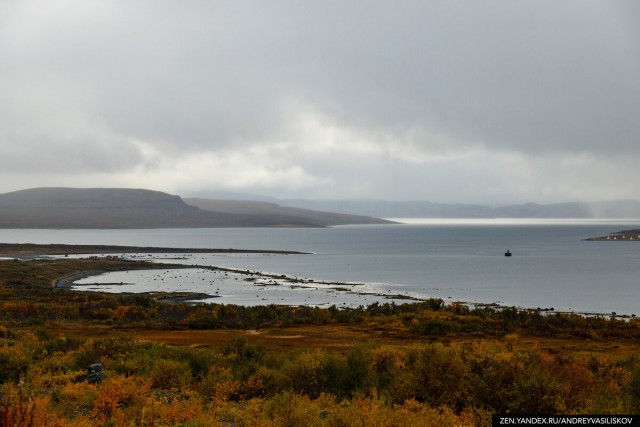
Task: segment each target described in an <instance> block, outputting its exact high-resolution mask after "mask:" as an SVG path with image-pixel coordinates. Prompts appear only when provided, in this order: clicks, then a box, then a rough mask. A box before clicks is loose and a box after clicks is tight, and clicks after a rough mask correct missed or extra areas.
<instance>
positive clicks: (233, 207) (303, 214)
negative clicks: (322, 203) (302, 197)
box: [184, 198, 390, 226]
mask: <svg viewBox="0 0 640 427" xmlns="http://www.w3.org/2000/svg"><path fill="white" fill-rule="evenodd" d="M184 201H185V203H187V204H189V205H191V206H196V207H198V208H200V209H204V210H207V211H212V212H224V213H227V214H236V215H249V214H253V215H261V216H265V217H270V218H273V219H274V221H280V220H282V221H285V222H286V221H305V222H310V223H313V224H316V225H322V226H327V225H347V224H385V223H387V224H388V223H390V221H386V220H382V219H379V218H374V217H370V216H361V215H352V214H348V213H335V212H324V211H318V210H312V209H301V208H292V207H284V206H280V205H278V204H276V203H270V202H260V201H250V200H222V199H199V198H185V199H184Z"/></svg>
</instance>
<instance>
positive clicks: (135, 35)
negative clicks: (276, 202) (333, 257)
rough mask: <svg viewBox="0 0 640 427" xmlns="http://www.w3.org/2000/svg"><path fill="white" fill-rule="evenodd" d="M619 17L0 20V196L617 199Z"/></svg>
mask: <svg viewBox="0 0 640 427" xmlns="http://www.w3.org/2000/svg"><path fill="white" fill-rule="evenodd" d="M639 23H640V5H639V4H638V3H637V2H634V1H625V0H619V1H610V2H600V1H590V0H589V1H584V0H568V1H565V2H561V3H558V2H556V1H552V0H530V1H523V2H512V1H506V0H489V1H485V2H477V1H473V0H463V1H458V2H442V1H431V0H429V1H413V0H409V1H406V2H402V3H401V4H396V3H391V2H385V1H377V0H373V1H366V2H364V1H361V0H355V1H350V2H337V1H331V0H330V1H325V2H320V3H317V4H310V3H300V2H292V1H287V0H276V1H273V2H268V3H264V2H258V1H246V2H207V1H200V0H196V1H192V2H166V1H149V0H132V1H128V2H118V3H116V2H103V1H98V0H88V1H87V0H83V1H80V0H65V1H63V0H55V1H46V0H20V1H17V0H7V1H4V2H2V3H0V52H1V55H0V90H1V91H2V93H3V96H2V98H1V99H0V149H1V150H2V156H0V192H2V193H4V192H10V191H16V190H21V189H25V188H32V187H42V186H59V187H76V186H78V184H81V186H83V187H110V188H118V187H125V188H147V189H153V190H159V191H163V192H167V193H170V194H178V195H184V196H197V195H198V194H207V193H211V192H215V191H229V192H234V193H246V194H256V195H263V196H265V197H275V198H278V199H300V198H308V199H375V200H392V201H404V200H416V201H430V202H434V203H469V204H482V205H490V206H498V205H508V204H519V203H527V202H533V203H541V204H548V203H559V202H575V201H578V202H590V201H601V200H638V199H640V189H638V186H637V182H638V180H639V178H640V167H639V166H640V144H638V141H637V138H638V135H640V121H639V120H637V117H636V116H637V112H638V111H640V83H639V81H638V79H637V76H638V75H639V74H640V46H639V45H638V44H639V43H640V42H639V41H640V34H639V31H640V30H639V28H640V25H638V24H639Z"/></svg>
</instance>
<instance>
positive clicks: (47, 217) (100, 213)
mask: <svg viewBox="0 0 640 427" xmlns="http://www.w3.org/2000/svg"><path fill="white" fill-rule="evenodd" d="M268 226H301V227H309V226H316V224H313V223H309V222H302V221H291V222H284V221H279V222H274V219H273V218H271V217H268V216H261V215H234V214H229V213H217V212H209V211H204V210H201V209H198V208H196V207H194V206H189V205H187V204H186V203H184V202H183V201H182V199H181V198H180V197H178V196H173V195H170V194H166V193H162V192H159V191H151V190H134V189H122V188H87V189H76V188H35V189H30V190H22V191H16V192H13V193H6V194H1V195H0V228H174V227H175V228H188V227H268Z"/></svg>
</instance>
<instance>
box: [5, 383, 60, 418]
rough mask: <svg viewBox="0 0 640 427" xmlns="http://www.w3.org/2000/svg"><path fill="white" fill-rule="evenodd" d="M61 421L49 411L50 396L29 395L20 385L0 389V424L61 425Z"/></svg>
mask: <svg viewBox="0 0 640 427" xmlns="http://www.w3.org/2000/svg"><path fill="white" fill-rule="evenodd" d="M65 424H66V423H64V422H63V420H61V419H60V418H59V417H58V416H57V415H56V414H55V413H53V412H52V411H51V404H50V398H49V397H48V396H42V395H30V394H29V393H28V392H26V391H25V390H24V388H23V387H22V385H18V386H17V387H13V386H12V385H7V386H4V387H2V388H1V389H0V426H2V427H5V426H6V427H31V426H44V425H48V426H63V425H65Z"/></svg>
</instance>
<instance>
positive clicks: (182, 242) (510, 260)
mask: <svg viewBox="0 0 640 427" xmlns="http://www.w3.org/2000/svg"><path fill="white" fill-rule="evenodd" d="M403 221H405V222H406V223H405V224H398V225H359V226H340V227H334V228H213V229H152V230H0V241H1V242H5V243H40V244H46V243H66V244H100V245H131V246H163V247H174V248H234V249H260V250H263V249H268V250H292V251H301V252H309V253H310V254H306V255H274V254H239V255H225V254H212V255H209V254H193V255H190V254H186V255H187V258H188V259H180V260H174V262H180V263H190V264H199V265H211V266H220V267H227V268H237V269H243V270H256V271H262V272H269V273H275V274H284V275H287V276H292V277H298V278H307V279H313V280H316V281H318V283H321V282H322V281H324V282H345V283H359V284H361V285H360V286H364V288H359V289H366V292H363V293H362V294H364V295H365V297H362V298H358V297H357V293H354V294H345V293H342V294H335V293H334V292H332V291H330V289H331V286H333V287H334V288H335V284H333V285H327V286H326V289H325V291H326V292H322V293H321V294H320V296H315V297H314V298H313V299H312V298H310V297H308V295H306V294H305V295H306V296H304V297H299V298H295V299H293V300H291V299H285V298H284V295H288V294H294V293H295V292H294V291H293V290H291V291H290V290H287V289H285V288H280V291H279V292H278V293H277V294H273V295H272V294H268V295H267V292H266V291H268V288H267V287H264V286H263V288H262V290H263V291H264V292H263V293H262V294H258V293H256V292H255V287H254V288H252V287H251V286H252V285H255V282H246V281H242V280H238V278H237V277H235V278H234V280H236V281H238V284H237V285H236V288H229V287H226V288H224V289H223V290H224V293H225V296H226V297H227V298H220V299H219V301H218V302H230V303H243V304H261V303H262V304H264V303H278V302H279V301H284V303H289V304H303V303H304V304H313V305H323V304H324V305H326V304H330V303H336V302H337V303H338V305H339V304H340V303H344V304H346V305H358V304H362V303H370V302H372V301H374V300H381V299H380V295H395V296H411V297H415V298H433V297H437V298H443V299H444V300H445V301H447V302H452V301H462V302H465V303H472V304H482V303H497V304H500V305H505V306H517V307H522V308H538V307H540V308H553V309H554V310H555V311H576V312H587V313H600V314H611V313H612V312H616V313H617V314H627V315H631V314H640V241H624V242H623V241H585V240H584V239H585V238H588V237H594V236H601V235H606V234H609V233H612V232H615V231H619V230H623V229H628V228H637V227H638V226H639V225H640V220H598V221H586V220H573V221H572V220H458V221H452V220H422V221H420V220H403ZM507 249H508V250H510V251H511V252H512V253H513V256H511V257H505V256H504V253H505V251H506V250H507ZM184 255H185V254H181V255H180V258H182V257H183V256H184ZM165 257H166V256H165ZM130 273H133V272H130ZM130 273H122V274H130ZM165 273H166V274H169V273H167V272H165ZM149 274H150V273H149ZM190 274H191V275H193V274H196V275H197V274H198V273H197V271H194V272H193V273H190ZM200 274H201V275H202V277H200V276H198V277H191V276H190V279H189V280H191V281H193V282H194V283H195V282H196V281H198V282H203V283H205V284H206V285H207V286H208V287H209V288H210V289H211V290H212V289H213V287H215V289H216V290H219V286H220V285H219V283H220V281H218V282H215V280H216V279H214V278H213V277H211V278H210V279H211V280H209V278H208V277H207V278H205V276H204V275H205V274H212V273H211V272H210V271H207V272H205V270H202V272H201V273H200ZM128 277H129V280H127V283H131V284H132V285H133V284H135V283H136V282H142V281H146V283H147V286H146V287H145V288H144V290H145V291H149V290H153V286H155V285H154V284H153V282H151V276H150V275H149V276H148V277H141V276H140V277H137V278H136V277H134V276H133V275H131V276H128ZM155 279H156V281H158V278H157V277H155ZM85 280H87V282H86V283H93V282H92V281H91V278H89V279H85ZM185 280H187V279H186V274H185V277H178V276H177V275H176V276H175V280H172V281H170V280H164V281H165V282H167V283H168V284H169V286H174V287H175V288H176V290H181V289H179V288H178V284H180V283H185ZM117 281H120V279H118V278H116V279H113V278H106V279H105V280H104V282H105V283H112V282H117ZM94 282H95V280H94ZM215 283H218V285H216V284H215ZM263 285H265V284H264V283H263ZM319 286H320V287H322V286H323V285H322V284H321V285H319ZM241 288H242V289H244V288H247V289H246V295H245V294H243V295H244V297H243V298H242V299H237V296H238V295H240V294H241V293H242V292H244V291H242V292H241ZM97 289H100V288H96V290H97ZM229 289H237V295H236V299H234V295H233V294H234V291H233V290H232V291H229ZM274 289H275V288H274ZM315 289H318V287H316V288H315ZM100 290H104V289H100ZM163 290H166V289H163ZM169 290H170V289H169ZM111 291H113V292H118V291H131V289H125V288H124V287H121V288H118V287H115V288H113V289H112V290H111ZM211 293H213V292H211ZM249 294H251V299H250V298H248V297H247V296H248V295H249ZM254 294H255V295H254ZM307 294H310V293H309V292H308V293H307ZM372 294H377V295H378V296H377V297H376V298H377V299H376V298H373V297H372V296H371V295H372ZM276 295H277V297H276ZM258 296H259V297H260V298H258ZM326 296H330V298H331V299H330V300H329V299H328V297H326ZM325 297H326V298H325ZM323 298H324V299H323ZM325 300H326V301H325ZM398 301H401V299H398Z"/></svg>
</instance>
